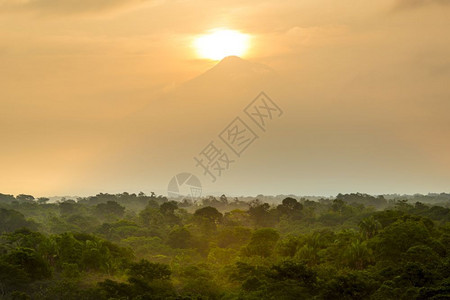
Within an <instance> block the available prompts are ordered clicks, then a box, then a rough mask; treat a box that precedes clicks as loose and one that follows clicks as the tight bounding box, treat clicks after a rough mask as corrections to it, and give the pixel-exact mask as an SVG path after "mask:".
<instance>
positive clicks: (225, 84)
mask: <svg viewBox="0 0 450 300" xmlns="http://www.w3.org/2000/svg"><path fill="white" fill-rule="evenodd" d="M276 78H277V74H276V72H275V71H274V70H273V69H271V68H270V67H268V66H266V65H263V64H259V63H254V62H250V61H248V60H244V59H242V58H240V57H238V56H228V57H225V58H224V59H222V60H221V61H220V62H219V63H217V64H216V65H215V66H214V67H213V68H211V69H209V70H208V71H206V72H205V73H203V74H201V75H199V76H197V77H195V78H194V79H192V80H190V81H188V82H186V83H184V84H183V85H182V86H180V88H179V91H181V92H182V93H185V92H197V93H200V94H202V95H205V94H207V95H210V94H211V93H214V94H217V92H224V91H226V92H227V94H228V93H229V92H233V93H234V94H239V93H242V92H246V91H251V90H254V91H260V90H261V89H264V87H265V86H267V85H272V84H273V82H275V81H276V80H277V79H276Z"/></svg>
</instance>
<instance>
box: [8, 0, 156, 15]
mask: <svg viewBox="0 0 450 300" xmlns="http://www.w3.org/2000/svg"><path fill="white" fill-rule="evenodd" d="M155 2H157V1H154V0H0V12H21V11H32V12H38V13H43V14H90V13H98V12H105V11H112V10H116V9H121V8H128V7H133V6H138V5H143V4H149V3H151V4H154V3H155Z"/></svg>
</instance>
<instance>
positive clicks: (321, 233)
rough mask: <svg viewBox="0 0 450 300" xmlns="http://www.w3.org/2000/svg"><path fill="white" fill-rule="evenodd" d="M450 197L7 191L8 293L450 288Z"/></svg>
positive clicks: (122, 295) (348, 292)
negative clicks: (54, 197) (67, 195)
mask: <svg viewBox="0 0 450 300" xmlns="http://www.w3.org/2000/svg"><path fill="white" fill-rule="evenodd" d="M175 200H176V201H175ZM449 207H450V195H449V194H429V195H413V196H400V195H384V196H371V195H367V194H361V193H354V194H338V195H337V196H336V197H330V198H320V197H297V196H294V195H286V196H284V195H280V196H275V197H270V196H263V195H258V196H257V197H246V198H228V197H227V196H225V195H222V196H221V197H217V198H216V197H213V196H209V197H205V198H202V199H197V200H196V201H193V200H192V199H167V198H166V197H164V196H157V195H155V194H154V193H152V194H151V195H146V194H144V193H139V194H137V195H136V194H129V193H122V194H116V195H113V194H98V195H96V196H91V197H85V198H77V199H64V198H63V199H59V200H58V201H56V202H54V201H51V200H50V199H49V198H34V197H33V196H32V195H26V194H21V195H17V196H13V195H6V194H0V233H1V236H0V298H2V299H65V300H68V299H96V300H102V299H105V300H106V299H435V300H436V299H450V296H449V295H450V280H449V278H450V262H449V251H450V223H449V222H450V208H449Z"/></svg>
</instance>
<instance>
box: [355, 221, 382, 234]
mask: <svg viewBox="0 0 450 300" xmlns="http://www.w3.org/2000/svg"><path fill="white" fill-rule="evenodd" d="M380 229H381V223H380V222H378V221H377V220H375V218H374V217H373V216H372V217H370V218H366V219H364V220H362V221H361V222H359V230H360V231H361V234H362V235H363V236H364V237H365V238H366V239H370V238H372V237H374V236H375V235H376V234H377V233H378V231H379V230H380Z"/></svg>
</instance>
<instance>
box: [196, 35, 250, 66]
mask: <svg viewBox="0 0 450 300" xmlns="http://www.w3.org/2000/svg"><path fill="white" fill-rule="evenodd" d="M194 46H195V48H196V50H197V54H198V56H200V57H202V58H209V59H213V60H221V59H222V58H224V57H226V56H230V55H236V56H243V55H244V54H245V53H246V52H247V49H248V46H249V36H248V35H247V34H243V33H241V32H239V31H235V30H228V29H215V30H212V31H211V33H209V34H206V35H202V36H199V37H197V38H196V39H195V41H194Z"/></svg>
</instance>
